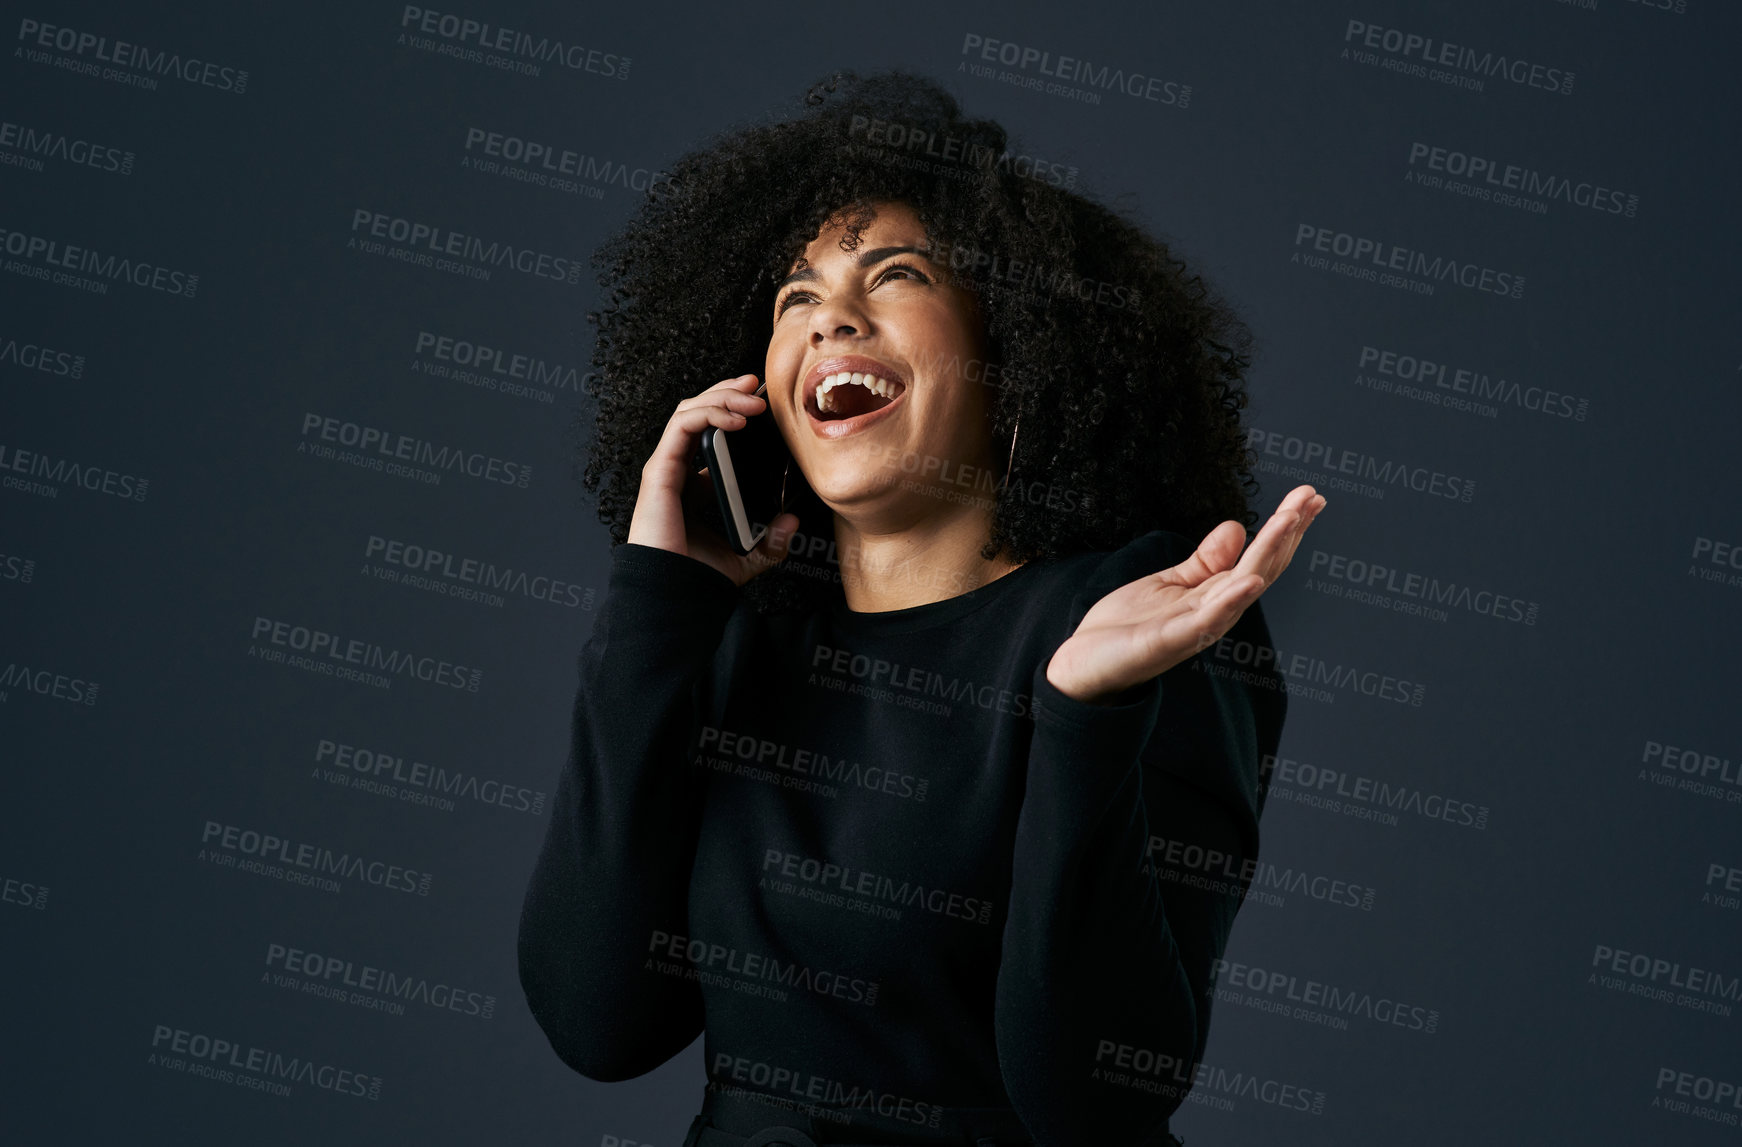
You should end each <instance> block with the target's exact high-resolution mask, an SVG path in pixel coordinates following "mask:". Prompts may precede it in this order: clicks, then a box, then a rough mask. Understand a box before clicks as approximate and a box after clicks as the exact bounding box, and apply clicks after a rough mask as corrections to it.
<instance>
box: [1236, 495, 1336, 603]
mask: <svg viewBox="0 0 1742 1147" xmlns="http://www.w3.org/2000/svg"><path fill="white" fill-rule="evenodd" d="M1325 505H1326V500H1325V497H1324V495H1322V494H1319V493H1318V492H1317V491H1315V490H1314V489H1313V488H1312V487H1311V486H1296V487H1295V488H1294V489H1292V490H1290V491H1289V492H1288V496H1287V497H1285V498H1283V500H1282V504H1281V505H1279V506H1277V508H1276V512H1275V513H1273V514H1272V515H1271V516H1270V520H1269V521H1267V522H1265V523H1264V525H1263V527H1262V528H1261V529H1260V530H1259V531H1258V535H1257V536H1256V537H1254V538H1253V539H1252V544H1251V545H1249V546H1247V547H1246V552H1245V553H1244V554H1243V555H1241V558H1240V561H1239V563H1238V564H1237V565H1236V566H1235V567H1234V569H1235V571H1236V572H1238V573H1241V574H1248V573H1251V574H1257V575H1258V576H1260V577H1262V578H1263V579H1264V584H1265V585H1266V586H1269V585H1271V584H1272V583H1274V582H1275V581H1276V579H1277V578H1278V577H1279V576H1281V574H1282V571H1283V570H1285V569H1287V568H1288V563H1289V562H1291V561H1293V560H1294V552H1295V550H1296V549H1297V548H1299V546H1300V541H1301V538H1303V537H1305V536H1306V529H1307V527H1308V526H1310V525H1312V523H1313V519H1315V518H1317V517H1318V515H1319V511H1320V510H1323V509H1324V508H1325Z"/></svg>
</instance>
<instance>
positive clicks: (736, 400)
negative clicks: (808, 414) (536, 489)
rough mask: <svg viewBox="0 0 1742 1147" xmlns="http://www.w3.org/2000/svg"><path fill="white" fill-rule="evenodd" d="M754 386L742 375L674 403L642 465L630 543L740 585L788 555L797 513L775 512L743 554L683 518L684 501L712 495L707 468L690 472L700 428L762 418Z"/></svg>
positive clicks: (749, 376)
mask: <svg viewBox="0 0 1742 1147" xmlns="http://www.w3.org/2000/svg"><path fill="white" fill-rule="evenodd" d="M759 385H760V383H759V382H758V381H757V378H756V376H755V375H753V374H745V375H739V376H738V377H737V378H728V379H727V380H725V381H724V382H720V383H716V384H715V385H713V386H710V387H708V389H706V390H704V391H702V392H701V393H700V394H698V395H696V396H695V397H693V398H686V399H684V400H683V401H682V402H680V403H678V404H677V410H676V411H675V412H673V414H672V416H671V420H670V421H669V422H667V423H666V424H665V433H664V434H662V435H660V438H659V445H658V446H655V447H654V449H653V454H652V455H651V456H650V457H649V458H648V459H647V462H646V464H645V465H643V466H642V467H641V490H640V493H639V494H637V495H636V498H635V513H634V515H633V516H632V517H631V518H630V520H629V540H630V541H632V542H634V543H635V544H637V545H642V546H653V547H654V548H656V549H661V550H670V551H671V552H672V553H674V554H683V555H685V556H687V557H692V558H695V559H696V560H697V561H701V562H706V563H707V564H708V565H710V566H713V567H714V568H715V569H717V570H719V571H720V572H721V573H723V574H725V575H726V576H727V577H729V578H731V579H732V580H733V581H734V582H736V583H737V584H738V585H743V584H744V583H745V582H747V581H749V580H750V579H751V578H753V577H755V576H756V575H757V574H759V573H761V572H762V571H763V570H766V569H768V568H770V567H771V566H773V565H775V564H777V563H779V562H780V561H781V560H782V559H784V558H785V557H786V547H787V543H789V542H790V541H791V540H792V534H793V531H794V530H795V529H796V528H797V527H798V515H796V514H792V513H783V514H779V515H777V516H776V517H775V519H774V521H772V522H770V523H769V524H768V533H767V534H765V535H764V536H763V538H762V540H761V541H760V542H758V543H757V544H756V548H755V549H753V550H751V551H750V552H749V553H748V554H739V553H735V552H733V550H732V547H731V546H730V545H728V544H727V542H726V539H724V538H722V537H719V536H718V535H716V534H715V533H714V532H713V531H712V530H710V529H708V528H707V527H705V526H702V525H699V524H693V523H691V522H689V521H686V520H685V516H684V505H685V502H686V501H688V502H689V504H690V505H692V506H694V505H697V504H698V503H699V502H700V500H702V499H712V498H713V497H714V494H713V491H712V488H711V487H712V486H713V476H712V475H710V474H709V473H708V472H707V470H705V469H704V470H702V471H701V472H700V473H699V474H698V473H696V472H694V471H692V470H691V469H690V458H691V457H692V456H693V455H694V453H695V450H696V446H697V443H699V442H700V441H701V438H700V435H701V433H702V431H703V430H704V429H705V428H706V427H709V426H717V427H719V428H720V429H721V430H740V429H743V427H744V425H745V422H746V419H747V418H748V416H750V415H753V414H759V413H761V411H762V409H763V407H764V405H765V404H766V400H765V399H763V398H759V397H757V395H756V393H755V391H756V388H757V386H759Z"/></svg>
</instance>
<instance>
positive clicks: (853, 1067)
mask: <svg viewBox="0 0 1742 1147" xmlns="http://www.w3.org/2000/svg"><path fill="white" fill-rule="evenodd" d="M1193 548H1194V547H1193V544H1192V543H1191V542H1189V541H1188V540H1187V539H1185V538H1184V537H1182V536H1180V535H1178V534H1174V533H1170V532H1167V531H1159V530H1158V531H1154V532H1152V533H1149V534H1146V535H1144V536H1143V537H1140V538H1138V539H1136V540H1135V541H1133V542H1131V543H1130V544H1129V545H1126V546H1125V547H1123V548H1122V549H1119V550H1117V551H1115V552H1111V553H1106V552H1100V553H1082V554H1076V555H1072V556H1069V557H1064V558H1056V559H1051V560H1044V561H1035V562H1030V563H1028V564H1026V565H1024V566H1021V567H1018V568H1017V569H1015V570H1013V571H1012V572H1010V573H1008V574H1006V575H1004V576H1003V577H1000V578H998V579H996V580H994V581H992V582H990V583H988V584H986V585H984V586H982V587H980V588H977V589H975V590H972V591H970V592H966V593H961V594H959V595H957V596H954V597H950V598H946V599H944V600H942V601H937V602H933V603H930V604H927V605H920V606H915V607H913V608H909V609H898V610H894V611H889V612H882V613H854V612H852V611H850V610H848V609H847V608H846V607H845V605H844V604H836V605H834V606H832V607H828V608H825V609H821V610H817V611H812V612H808V613H798V612H786V613H776V614H766V615H765V614H758V613H757V612H756V611H755V610H754V609H753V608H751V606H750V605H749V603H748V602H746V601H744V600H743V598H742V595H741V594H740V592H739V590H738V587H737V586H736V585H734V584H733V582H732V581H731V579H729V578H727V577H725V576H724V575H723V574H721V573H719V572H718V571H717V570H714V569H713V568H712V567H710V566H707V565H705V564H703V563H702V562H700V561H697V560H695V559H692V558H689V557H686V556H683V555H680V554H674V553H671V552H669V551H666V550H661V549H656V548H652V547H646V546H640V545H636V544H633V543H626V544H623V545H620V546H618V547H617V548H616V549H615V551H614V552H613V556H612V567H611V574H610V582H609V586H608V594H607V597H606V599H605V602H604V604H603V606H602V608H601V610H600V612H599V613H598V615H597V617H596V619H595V621H594V629H593V633H592V635H591V637H590V639H589V640H588V641H587V642H586V644H585V646H584V647H583V650H582V652H581V655H580V659H579V665H580V684H579V688H578V691H577V693H576V697H575V704H574V711H573V724H572V743H571V748H570V752H569V755H568V759H567V761H566V763H565V764H564V766H563V771H562V775H561V778H560V781H559V783H558V786H557V791H556V798H555V802H554V804H553V806H552V809H551V821H550V824H549V827H548V830H547V836H546V838H545V841H544V844H543V847H542V850H541V852H540V854H539V856H538V860H537V863H536V867H535V869H534V871H533V873H532V876H531V880H530V882H529V885H528V887H527V890H526V895H525V900H524V903H523V906H522V914H521V920H520V932H519V967H520V979H521V983H522V986H523V988H524V991H525V994H526V999H527V1002H528V1005H529V1006H530V1008H531V1011H532V1014H533V1015H534V1016H535V1017H536V1019H537V1021H538V1023H539V1025H540V1026H541V1027H542V1028H543V1030H544V1032H545V1034H546V1035H547V1037H548V1038H549V1040H550V1043H551V1047H552V1048H553V1049H554V1050H555V1052H556V1053H557V1055H558V1056H560V1057H561V1059H562V1060H563V1061H564V1062H565V1063H567V1064H568V1065H569V1066H571V1067H572V1068H573V1069H574V1070H575V1071H577V1072H579V1073H581V1074H582V1075H584V1076H587V1077H589V1078H592V1079H595V1080H621V1079H627V1078H631V1077H634V1076H637V1075H640V1074H643V1073H645V1072H647V1071H650V1070H652V1069H654V1068H656V1067H658V1066H659V1065H661V1064H662V1063H664V1062H665V1061H666V1060H668V1059H669V1058H670V1057H671V1056H673V1055H674V1054H676V1053H677V1052H679V1051H681V1050H682V1049H684V1048H685V1047H687V1046H688V1045H689V1044H690V1043H691V1042H692V1041H693V1040H694V1039H695V1037H696V1036H697V1035H698V1034H700V1033H703V1032H704V1031H705V1033H706V1041H705V1045H704V1046H705V1060H706V1064H707V1070H708V1075H709V1078H710V1085H715V1084H717V1085H719V1086H721V1087H725V1088H735V1089H741V1090H746V1091H750V1092H752V1093H759V1094H767V1095H769V1096H773V1097H776V1098H780V1099H785V1100H789V1101H790V1100H791V1098H792V1097H793V1096H798V1097H800V1098H801V1099H802V1101H803V1102H805V1103H806V1104H807V1105H810V1106H812V1107H823V1108H829V1107H831V1105H833V1106H834V1107H839V1108H841V1109H842V1110H843V1111H845V1110H846V1109H849V1108H859V1109H862V1110H863V1111H865V1112H866V1113H867V1114H868V1113H869V1112H871V1111H872V1110H875V1111H877V1112H879V1113H881V1115H882V1116H885V1117H888V1118H891V1119H893V1120H895V1122H894V1123H891V1124H889V1125H890V1126H906V1127H908V1128H910V1129H911V1128H912V1127H914V1126H915V1125H918V1126H919V1127H922V1128H923V1127H924V1126H927V1125H929V1126H937V1125H938V1124H937V1120H938V1118H939V1112H940V1111H941V1110H946V1109H951V1108H958V1107H960V1108H996V1107H1010V1108H1014V1109H1015V1110H1016V1112H1017V1113H1018V1114H1019V1116H1020V1118H1021V1120H1022V1123H1023V1124H1024V1125H1025V1126H1026V1127H1027V1128H1028V1130H1029V1132H1030V1133H1031V1135H1032V1136H1033V1138H1034V1140H1035V1142H1036V1143H1037V1144H1040V1145H1041V1147H1076V1145H1079V1144H1081V1145H1088V1144H1095V1145H1096V1147H1105V1145H1107V1144H1132V1145H1143V1144H1149V1143H1153V1142H1162V1141H1163V1139H1162V1138H1161V1137H1162V1135H1163V1134H1164V1133H1165V1131H1166V1127H1167V1120H1168V1116H1169V1115H1170V1113H1171V1112H1172V1111H1173V1110H1174V1109H1175V1108H1177V1107H1178V1106H1179V1104H1180V1103H1181V1101H1182V1100H1183V1098H1184V1095H1185V1092H1186V1090H1187V1089H1189V1081H1190V1078H1191V1073H1192V1071H1193V1069H1195V1067H1196V1064H1197V1062H1198V1060H1199V1059H1200V1057H1201V1056H1202V1053H1203V1049H1204V1045H1205V1042H1206V1040H1207V1038H1208V1034H1209V1024H1210V1005H1211V997H1212V985H1211V969H1212V966H1213V963H1214V961H1215V960H1216V959H1217V958H1218V957H1220V956H1221V954H1222V952H1223V951H1224V949H1225V947H1226V945H1227V942H1228V936H1229V931H1230V929H1231V928H1232V926H1233V922H1234V916H1235V913H1236V911H1237V910H1238V909H1239V907H1240V903H1241V901H1242V900H1243V899H1244V896H1245V892H1246V887H1247V884H1248V883H1249V879H1250V875H1249V874H1250V872H1251V869H1252V864H1253V862H1255V861H1256V859H1257V855H1258V843H1259V814H1260V813H1261V811H1262V808H1263V799H1264V792H1263V788H1262V787H1261V783H1260V771H1259V761H1260V757H1261V755H1262V754H1269V753H1274V752H1275V751H1276V748H1277V742H1278V739H1279V737H1280V733H1281V726H1282V721H1283V716H1284V713H1285V709H1286V703H1285V695H1284V693H1283V692H1282V689H1281V683H1280V681H1279V680H1277V679H1275V678H1274V675H1272V676H1270V677H1269V678H1265V677H1263V676H1262V675H1257V676H1255V675H1254V674H1252V673H1250V672H1246V673H1232V674H1230V673H1227V672H1217V671H1213V670H1217V669H1220V667H1221V664H1225V663H1226V662H1225V661H1224V662H1222V663H1220V664H1211V663H1209V662H1208V658H1209V657H1210V651H1209V650H1206V651H1205V652H1203V653H1200V654H1198V655H1197V656H1195V657H1193V658H1191V659H1189V660H1188V661H1186V662H1183V663H1181V664H1180V665H1178V666H1175V667H1174V668H1172V669H1170V670H1168V671H1167V672H1165V673H1163V674H1161V675H1160V676H1159V677H1156V678H1153V679H1151V680H1150V681H1149V682H1146V683H1144V684H1142V685H1139V686H1136V687H1134V688H1132V689H1130V690H1127V691H1125V692H1124V693H1122V694H1120V695H1119V696H1117V697H1115V698H1112V700H1113V701H1114V702H1115V703H1113V704H1110V705H1094V704H1089V703H1086V702H1081V701H1077V700H1074V699H1072V698H1070V697H1067V696H1065V695H1064V694H1062V693H1060V692H1059V691H1058V690H1057V689H1056V688H1054V687H1053V686H1052V685H1051V683H1050V682H1048V681H1047V680H1046V665H1047V662H1048V660H1049V659H1050V657H1051V655H1052V653H1053V651H1054V650H1056V649H1057V648H1058V646H1059V644H1060V643H1061V642H1063V641H1064V639H1065V638H1066V637H1068V636H1069V635H1070V634H1071V633H1072V632H1073V631H1074V630H1075V628H1076V625H1077V622H1078V621H1079V620H1080V619H1081V618H1082V616H1083V614H1084V613H1085V612H1086V611H1087V610H1088V608H1089V607H1090V606H1091V605H1093V604H1094V603H1095V602H1096V601H1097V600H1099V598H1100V597H1102V596H1103V595H1105V594H1106V593H1108V592H1109V591H1111V590H1112V589H1115V588H1117V587H1118V586H1120V585H1123V584H1125V583H1126V582H1129V581H1132V580H1134V579H1136V578H1138V577H1141V576H1143V575H1145V574H1149V573H1153V572H1155V571H1156V570H1160V569H1163V568H1166V567H1168V566H1170V565H1173V564H1175V563H1177V562H1179V561H1182V560H1184V559H1185V558H1186V557H1187V556H1189V555H1190V553H1191V552H1192V550H1193ZM1224 640H1232V641H1235V642H1252V643H1254V644H1255V645H1259V646H1268V645H1269V644H1270V636H1269V632H1268V630H1267V628H1266V626H1265V622H1264V619H1263V615H1262V613H1261V610H1260V606H1259V604H1258V603H1254V604H1253V605H1252V606H1251V607H1249V608H1248V609H1247V610H1246V612H1245V614H1244V615H1243V616H1242V617H1241V619H1240V621H1239V622H1238V623H1237V624H1236V626H1235V627H1234V629H1233V630H1231V631H1230V633H1229V634H1228V637H1227V638H1225V639H1224ZM1194 846H1195V847H1194ZM875 1125H876V1124H873V1126H875Z"/></svg>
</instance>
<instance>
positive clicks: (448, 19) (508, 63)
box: [399, 4, 630, 80]
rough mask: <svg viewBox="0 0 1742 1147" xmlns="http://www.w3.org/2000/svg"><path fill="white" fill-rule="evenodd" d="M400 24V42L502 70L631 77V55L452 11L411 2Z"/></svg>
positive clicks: (612, 77) (614, 78)
mask: <svg viewBox="0 0 1742 1147" xmlns="http://www.w3.org/2000/svg"><path fill="white" fill-rule="evenodd" d="M399 26H400V28H401V29H403V30H402V31H401V32H400V36H399V40H400V43H402V44H405V43H408V44H410V46H412V47H414V48H419V49H422V50H424V51H427V52H434V53H436V54H437V55H441V56H452V57H453V58H454V59H457V60H465V61H467V62H469V63H474V64H486V65H488V66H490V67H493V68H501V69H503V70H504V71H510V72H519V73H521V74H522V75H529V76H537V75H542V74H543V73H544V68H543V67H542V65H544V64H556V65H559V66H561V67H564V68H567V69H568V70H569V71H571V72H590V73H592V74H593V75H596V76H604V77H605V78H606V79H613V80H627V79H628V78H629V62H630V61H629V57H628V56H623V55H619V54H617V53H615V52H606V51H603V50H601V49H599V48H590V47H587V46H586V45H584V44H575V43H568V42H565V41H562V40H553V39H551V38H550V37H548V36H535V35H533V34H532V33H530V32H518V31H516V30H514V29H513V28H502V27H498V26H497V25H494V24H489V23H486V22H484V21H482V20H473V19H471V18H470V17H467V16H456V15H454V14H453V13H451V12H437V11H434V10H433V9H429V8H420V7H418V6H417V5H415V4H407V5H406V6H405V8H404V10H403V11H402V12H401V13H400V16H399ZM408 32H410V33H422V35H421V36H419V35H408Z"/></svg>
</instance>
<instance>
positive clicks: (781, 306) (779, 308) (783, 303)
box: [774, 290, 817, 319]
mask: <svg viewBox="0 0 1742 1147" xmlns="http://www.w3.org/2000/svg"><path fill="white" fill-rule="evenodd" d="M796 299H809V300H810V301H811V302H813V303H814V302H816V301H817V297H816V296H815V295H813V294H811V293H810V292H809V291H805V290H796V291H788V292H787V293H786V294H785V295H783V296H781V299H780V301H779V302H777V303H775V304H774V317H775V318H777V319H778V318H779V317H780V316H781V315H784V314H785V313H786V309H787V308H788V307H790V306H792V304H793V302H794V300H796Z"/></svg>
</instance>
